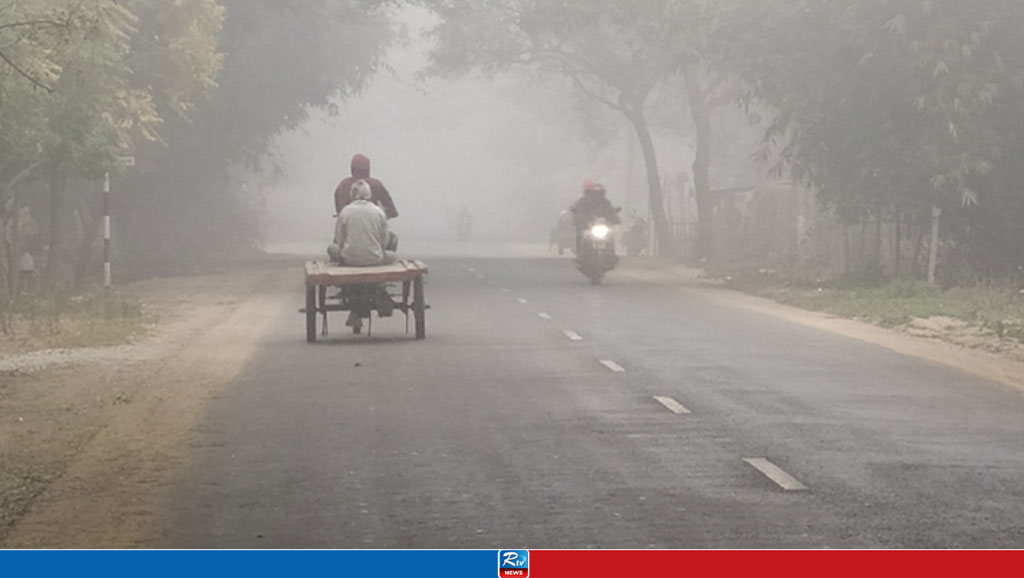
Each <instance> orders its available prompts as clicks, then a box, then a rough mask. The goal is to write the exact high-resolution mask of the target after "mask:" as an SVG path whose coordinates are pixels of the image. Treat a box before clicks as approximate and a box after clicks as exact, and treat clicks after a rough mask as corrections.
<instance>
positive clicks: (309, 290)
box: [306, 285, 316, 343]
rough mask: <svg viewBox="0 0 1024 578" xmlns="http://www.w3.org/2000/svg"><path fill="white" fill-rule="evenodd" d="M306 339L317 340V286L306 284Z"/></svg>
mask: <svg viewBox="0 0 1024 578" xmlns="http://www.w3.org/2000/svg"><path fill="white" fill-rule="evenodd" d="M306 341H307V342H308V343H313V342H314V341H316V287H314V286H313V285H306Z"/></svg>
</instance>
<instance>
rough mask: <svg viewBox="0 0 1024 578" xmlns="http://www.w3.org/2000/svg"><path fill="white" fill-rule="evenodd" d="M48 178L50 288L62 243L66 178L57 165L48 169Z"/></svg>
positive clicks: (55, 272)
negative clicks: (62, 216) (62, 217)
mask: <svg viewBox="0 0 1024 578" xmlns="http://www.w3.org/2000/svg"><path fill="white" fill-rule="evenodd" d="M48 177H49V181H50V234H49V238H50V250H49V252H48V253H47V257H46V282H47V284H48V285H50V286H52V285H53V284H54V283H55V282H56V280H57V279H56V276H57V274H58V268H59V264H60V256H61V243H62V242H63V241H64V236H63V230H62V229H63V228H62V227H61V212H62V211H63V208H64V188H65V186H66V185H67V177H65V175H64V171H62V170H61V168H60V165H58V164H54V165H53V166H51V167H50V170H49V175H48Z"/></svg>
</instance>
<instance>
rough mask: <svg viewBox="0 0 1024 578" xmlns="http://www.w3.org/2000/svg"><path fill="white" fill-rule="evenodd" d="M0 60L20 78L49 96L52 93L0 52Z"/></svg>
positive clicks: (51, 89)
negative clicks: (22, 77)
mask: <svg viewBox="0 0 1024 578" xmlns="http://www.w3.org/2000/svg"><path fill="white" fill-rule="evenodd" d="M0 60H3V61H4V62H6V63H7V65H8V66H10V67H11V68H13V69H14V71H15V72H17V73H18V74H20V75H21V76H24V77H25V78H26V79H27V80H28V81H29V82H31V83H32V84H34V85H36V86H38V87H39V88H41V89H43V90H45V91H46V92H48V93H51V94H52V93H53V88H52V87H50V86H47V85H46V84H44V83H43V82H42V81H40V80H37V79H36V78H35V77H34V76H32V75H31V74H29V73H28V72H26V71H24V70H22V68H21V67H20V66H18V65H17V64H15V63H14V61H13V60H11V59H10V58H8V57H7V55H6V54H4V53H3V51H0Z"/></svg>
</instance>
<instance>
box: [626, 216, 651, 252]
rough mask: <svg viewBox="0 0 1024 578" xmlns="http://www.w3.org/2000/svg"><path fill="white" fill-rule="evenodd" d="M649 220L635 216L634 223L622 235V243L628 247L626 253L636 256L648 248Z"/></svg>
mask: <svg viewBox="0 0 1024 578" xmlns="http://www.w3.org/2000/svg"><path fill="white" fill-rule="evenodd" d="M647 236H648V229H647V221H645V220H643V219H641V218H640V217H633V224H632V225H630V227H629V230H627V231H626V233H625V234H624V235H622V244H623V245H625V247H626V255H628V256H630V257H636V256H637V255H639V254H640V253H643V252H644V249H646V248H647Z"/></svg>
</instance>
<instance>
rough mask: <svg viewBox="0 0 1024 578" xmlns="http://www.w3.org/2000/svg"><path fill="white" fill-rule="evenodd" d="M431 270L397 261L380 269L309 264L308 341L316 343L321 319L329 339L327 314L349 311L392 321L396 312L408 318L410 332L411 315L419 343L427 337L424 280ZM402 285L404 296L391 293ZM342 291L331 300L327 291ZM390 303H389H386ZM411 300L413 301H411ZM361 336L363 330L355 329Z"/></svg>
mask: <svg viewBox="0 0 1024 578" xmlns="http://www.w3.org/2000/svg"><path fill="white" fill-rule="evenodd" d="M426 274H427V266H426V265H425V264H424V263H423V262H422V261H397V262H395V263H393V264H391V265H381V266H378V267H344V266H340V265H334V264H331V263H326V262H324V261H307V262H306V307H305V308H304V309H300V310H299V312H300V313H304V314H305V316H306V341H308V342H310V343H312V342H314V341H316V334H317V327H316V325H317V317H318V316H319V317H320V318H321V319H322V320H323V321H322V323H323V325H322V334H323V335H327V313H328V312H330V311H349V312H354V313H355V314H357V315H359V317H360V318H365V319H369V318H370V314H371V312H373V311H377V314H378V315H379V316H382V317H388V316H390V315H391V313H392V311H401V312H402V313H403V314H404V315H405V330H406V332H408V331H409V313H412V315H413V318H414V319H415V324H416V339H423V338H424V337H426V336H427V309H428V306H427V303H426V298H425V296H424V294H423V285H424V283H423V281H424V279H423V277H424V276H425V275H426ZM398 283H401V284H402V290H401V293H397V292H396V293H391V292H390V291H389V287H390V285H389V284H395V285H397V284H398ZM328 287H338V288H339V289H340V291H339V292H338V294H337V295H332V296H330V297H328V295H327V288H328ZM385 299H386V300H387V301H386V302H385V301H383V300H385ZM410 299H411V300H410ZM354 332H356V333H358V332H359V329H358V328H354Z"/></svg>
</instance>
